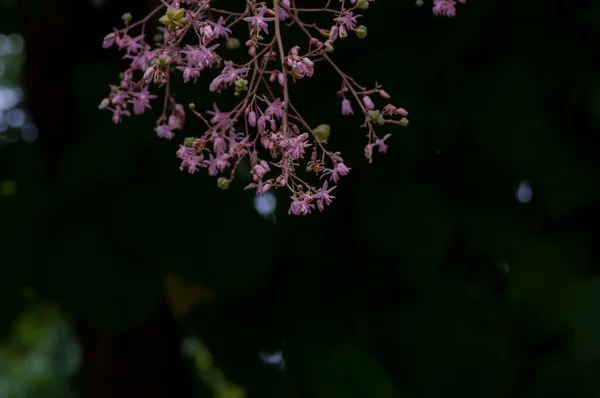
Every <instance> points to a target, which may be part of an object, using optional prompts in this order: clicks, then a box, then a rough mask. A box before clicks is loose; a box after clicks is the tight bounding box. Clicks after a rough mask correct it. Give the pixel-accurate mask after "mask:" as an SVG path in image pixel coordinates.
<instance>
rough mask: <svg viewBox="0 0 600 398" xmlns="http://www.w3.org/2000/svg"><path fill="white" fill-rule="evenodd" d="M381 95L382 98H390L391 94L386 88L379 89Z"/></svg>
mask: <svg viewBox="0 0 600 398" xmlns="http://www.w3.org/2000/svg"><path fill="white" fill-rule="evenodd" d="M379 95H381V97H382V98H385V99H390V95H389V94H388V93H387V91H385V90H379Z"/></svg>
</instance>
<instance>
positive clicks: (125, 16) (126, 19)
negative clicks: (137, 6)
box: [121, 12, 132, 25]
mask: <svg viewBox="0 0 600 398" xmlns="http://www.w3.org/2000/svg"><path fill="white" fill-rule="evenodd" d="M121 19H122V20H123V22H125V25H127V24H129V22H131V19H132V17H131V13H128V12H126V13H125V14H123V15H121Z"/></svg>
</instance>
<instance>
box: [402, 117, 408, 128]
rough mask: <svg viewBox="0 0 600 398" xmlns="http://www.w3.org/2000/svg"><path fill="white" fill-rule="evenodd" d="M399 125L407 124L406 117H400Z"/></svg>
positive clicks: (404, 125)
mask: <svg viewBox="0 0 600 398" xmlns="http://www.w3.org/2000/svg"><path fill="white" fill-rule="evenodd" d="M400 126H402V127H406V126H408V119H407V118H405V117H403V118H402V119H400Z"/></svg>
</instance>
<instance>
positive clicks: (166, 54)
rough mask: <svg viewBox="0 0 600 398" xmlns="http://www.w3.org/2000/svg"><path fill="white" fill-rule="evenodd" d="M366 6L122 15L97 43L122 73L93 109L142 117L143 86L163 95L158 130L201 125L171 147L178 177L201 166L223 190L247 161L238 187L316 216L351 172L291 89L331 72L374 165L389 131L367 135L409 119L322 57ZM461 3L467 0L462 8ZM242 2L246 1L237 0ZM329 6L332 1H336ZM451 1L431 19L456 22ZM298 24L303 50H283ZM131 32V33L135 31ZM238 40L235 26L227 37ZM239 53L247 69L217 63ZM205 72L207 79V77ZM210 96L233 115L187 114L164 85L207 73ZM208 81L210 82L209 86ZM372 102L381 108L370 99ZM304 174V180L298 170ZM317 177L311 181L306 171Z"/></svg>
mask: <svg viewBox="0 0 600 398" xmlns="http://www.w3.org/2000/svg"><path fill="white" fill-rule="evenodd" d="M373 1H374V0H338V1H334V0H328V1H327V4H326V5H325V6H324V7H322V8H301V7H299V6H296V4H295V0H274V1H273V3H274V4H272V5H271V4H270V3H269V4H268V3H265V2H263V1H257V0H247V1H246V2H245V9H243V10H240V11H237V12H234V11H229V10H222V9H218V8H215V7H213V6H212V4H211V3H212V0H161V5H160V6H159V7H157V8H156V9H154V10H153V11H152V12H150V14H149V15H147V16H146V17H145V18H143V19H141V20H140V21H137V22H135V23H132V17H131V15H130V14H124V15H123V21H124V23H125V27H124V28H122V29H115V30H114V31H113V33H111V34H109V35H108V36H106V37H105V39H104V43H103V46H104V47H105V48H109V47H112V46H116V47H118V48H119V49H121V50H123V51H124V52H125V55H124V58H125V59H127V60H129V62H130V64H129V68H128V69H127V70H126V71H125V72H123V73H122V74H121V76H120V77H121V81H120V83H119V84H118V85H114V86H111V92H110V95H109V96H108V97H107V98H105V99H104V100H103V101H102V103H101V104H100V108H101V109H107V110H109V111H111V112H112V119H113V121H114V123H119V122H121V120H122V119H123V118H124V117H126V116H130V115H131V114H132V113H133V114H135V115H140V114H143V113H144V112H145V111H146V110H147V109H150V108H151V103H152V100H155V99H156V98H157V97H156V96H155V95H153V94H151V92H150V91H151V87H154V86H156V87H160V88H163V89H164V101H162V114H161V115H160V117H159V118H158V120H157V126H156V128H155V131H156V134H157V135H158V136H159V137H161V138H165V139H172V138H173V137H174V136H175V134H176V132H177V131H179V130H181V129H182V128H183V126H184V122H185V118H186V113H188V112H189V114H191V115H194V116H196V117H198V118H199V119H200V120H201V122H202V123H203V124H204V125H205V126H206V129H205V131H204V132H203V133H202V134H199V135H198V136H196V137H188V138H185V139H184V140H183V144H182V145H181V146H180V147H179V150H178V151H177V157H178V158H179V159H180V160H181V166H180V169H181V170H186V171H187V172H189V173H190V174H193V173H195V172H196V171H198V170H199V169H202V168H205V169H207V170H208V174H209V175H211V176H217V177H218V179H217V185H218V187H220V188H221V189H227V188H228V186H229V184H230V183H231V181H232V180H233V179H234V177H235V173H236V170H237V169H238V166H239V165H240V164H241V163H242V162H243V161H245V162H248V165H249V168H250V170H251V175H252V178H253V182H252V183H251V184H249V185H247V187H246V188H248V189H254V190H256V192H257V194H263V193H264V192H266V191H268V190H269V189H274V188H279V187H285V188H287V189H288V190H289V191H290V193H291V199H292V200H291V204H290V207H289V213H291V214H295V215H306V214H309V213H311V212H312V211H313V210H315V209H318V210H320V211H322V210H323V209H324V207H325V206H327V205H329V204H331V201H332V199H333V198H334V196H333V195H331V192H332V191H333V190H334V189H335V188H336V184H337V183H338V181H339V179H340V178H341V177H343V176H345V175H347V174H348V173H349V171H350V168H349V167H348V166H347V165H346V164H345V163H344V160H343V159H342V157H341V156H340V153H339V152H333V151H330V150H329V149H327V148H326V144H327V140H328V138H329V135H330V127H329V126H328V125H326V124H322V125H319V126H318V127H316V128H311V127H310V126H309V123H308V122H307V121H306V120H304V118H303V117H302V116H301V115H300V114H299V113H298V111H297V110H296V108H295V107H294V105H293V104H292V103H291V102H290V95H289V89H290V86H292V85H293V84H299V82H300V81H302V80H303V79H309V78H311V77H313V75H314V74H315V73H316V66H317V65H319V64H320V63H321V64H328V65H329V66H330V67H332V68H333V70H335V72H336V73H337V74H338V76H339V79H340V90H339V91H338V92H337V95H338V96H339V98H340V110H341V113H342V114H343V115H353V114H355V112H356V114H359V115H361V116H362V118H363V123H362V126H361V127H363V128H365V129H366V130H367V139H368V142H367V145H366V146H365V149H364V153H365V156H366V158H367V160H368V161H369V162H371V161H372V157H373V150H374V149H376V150H377V151H378V152H381V153H385V152H386V151H387V144H386V141H387V140H388V139H389V137H390V136H391V134H386V135H385V136H383V137H380V136H379V135H377V133H376V131H375V130H376V127H378V126H382V125H385V124H394V125H400V126H406V125H407V124H408V119H406V116H407V115H408V112H407V111H406V110H404V109H403V108H400V107H397V106H395V105H393V104H390V103H384V104H383V105H382V106H379V105H376V102H379V101H385V102H387V101H386V100H388V99H389V98H390V96H389V94H388V93H387V92H386V91H384V90H383V88H382V87H381V86H380V85H378V84H375V85H374V86H373V87H371V88H367V87H364V86H362V85H360V84H359V83H357V82H356V81H355V80H354V79H353V78H352V77H350V76H348V75H347V74H345V73H344V72H343V71H342V70H341V69H340V68H339V67H338V66H337V65H336V63H335V62H334V61H333V60H332V58H331V56H330V54H331V53H332V52H333V51H334V44H335V43H336V42H337V41H338V40H343V39H345V38H347V37H348V36H349V35H350V34H354V35H356V36H357V37H358V38H364V37H366V35H367V28H366V27H365V26H364V25H360V24H359V19H360V17H361V14H360V13H361V12H362V11H365V10H367V9H368V8H369V6H370V4H371V3H372V2H373ZM459 1H460V2H461V3H462V2H464V1H465V0H459ZM235 3H236V4H238V3H239V4H238V5H240V6H244V3H243V2H235ZM334 3H335V4H334ZM454 6H455V1H453V0H434V7H433V12H434V13H435V14H436V15H445V16H452V15H454ZM311 14H312V15H315V14H322V15H328V16H331V17H332V18H331V19H330V23H329V24H328V25H327V26H319V25H318V24H315V23H312V22H311V23H309V22H306V18H307V17H309V16H310V15H311ZM151 18H159V19H158V21H159V23H160V28H159V34H157V35H156V36H155V42H154V43H152V44H150V43H148V42H147V41H146V39H145V38H146V33H147V32H146V24H147V22H148V21H150V20H151ZM238 25H239V26H246V29H244V31H245V32H247V33H245V34H247V36H246V39H245V40H244V42H243V44H242V42H241V41H240V39H238V38H236V37H234V36H233V33H232V30H234V29H238V28H236V26H238ZM284 28H286V29H291V28H296V29H299V30H300V31H301V32H303V34H304V35H305V36H306V42H304V43H297V44H299V45H286V44H287V43H284V42H283V38H282V30H283V29H284ZM134 32H136V33H134ZM236 32H237V30H236ZM242 45H243V46H244V47H245V49H246V52H247V54H248V58H247V61H246V62H244V63H235V62H233V61H231V60H227V59H224V58H223V57H222V55H223V52H222V51H221V50H222V48H223V47H226V48H227V49H237V48H239V47H241V46H242ZM211 69H212V70H214V72H211V71H210V70H211ZM211 73H212V81H211V82H210V84H209V85H208V90H207V91H208V92H211V93H215V94H222V93H226V92H231V93H233V94H234V95H235V96H236V97H238V98H239V102H238V103H237V105H236V106H234V107H233V108H232V109H228V110H221V109H220V108H219V106H218V105H217V104H216V103H214V105H213V109H212V110H208V111H205V112H203V113H202V112H199V111H198V110H196V106H195V105H194V104H193V103H192V104H189V105H188V106H187V107H184V106H183V105H182V104H180V103H178V102H177V101H176V100H175V97H174V95H173V93H172V92H171V84H170V83H171V81H172V79H181V80H182V81H183V82H185V83H195V82H196V81H197V80H198V79H199V78H201V77H203V76H204V75H208V76H211ZM207 83H208V82H207ZM377 97H379V101H376V98H377ZM303 170H306V172H305V173H304V174H305V175H301V173H300V172H302V171H303ZM313 172H314V173H315V174H316V177H314V178H313V180H316V181H320V183H318V184H314V183H311V182H308V181H307V180H308V178H307V175H310V174H312V173H313Z"/></svg>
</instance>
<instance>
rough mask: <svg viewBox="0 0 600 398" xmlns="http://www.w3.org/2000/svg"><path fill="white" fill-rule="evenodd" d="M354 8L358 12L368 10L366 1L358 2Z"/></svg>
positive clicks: (360, 0)
mask: <svg viewBox="0 0 600 398" xmlns="http://www.w3.org/2000/svg"><path fill="white" fill-rule="evenodd" d="M356 8H358V9H360V10H368V9H369V2H368V1H367V0H358V3H356Z"/></svg>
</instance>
